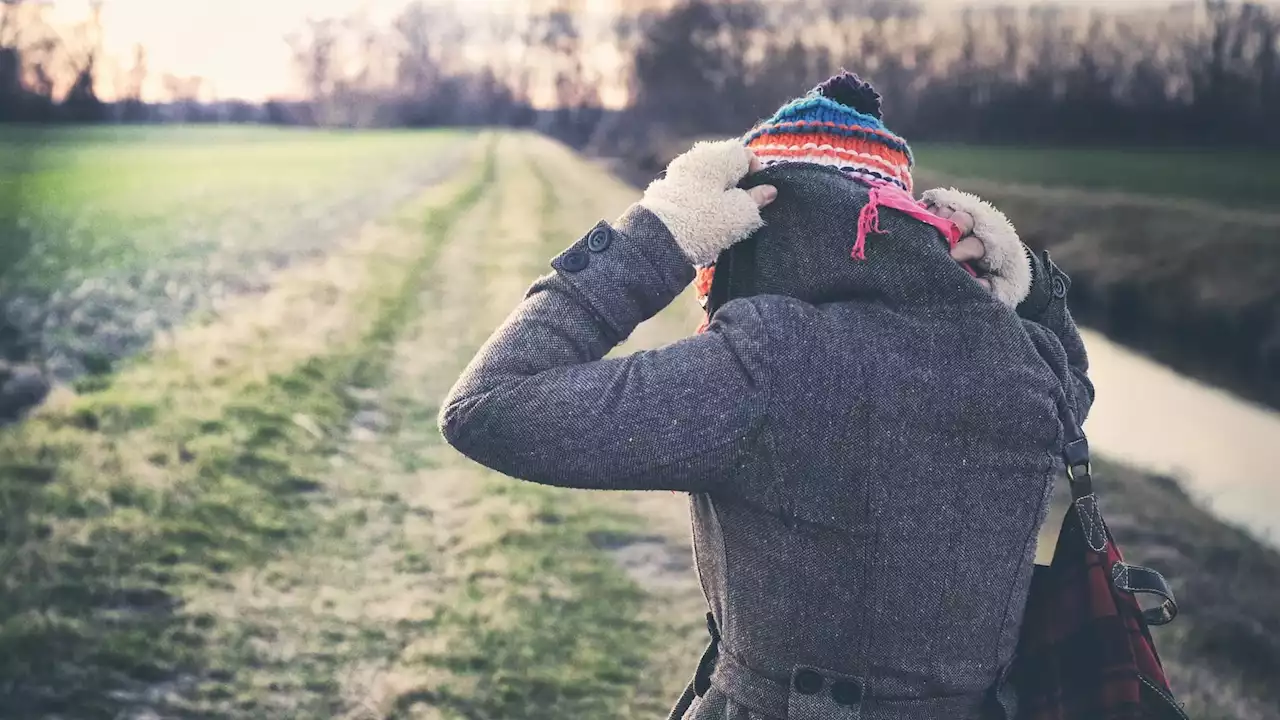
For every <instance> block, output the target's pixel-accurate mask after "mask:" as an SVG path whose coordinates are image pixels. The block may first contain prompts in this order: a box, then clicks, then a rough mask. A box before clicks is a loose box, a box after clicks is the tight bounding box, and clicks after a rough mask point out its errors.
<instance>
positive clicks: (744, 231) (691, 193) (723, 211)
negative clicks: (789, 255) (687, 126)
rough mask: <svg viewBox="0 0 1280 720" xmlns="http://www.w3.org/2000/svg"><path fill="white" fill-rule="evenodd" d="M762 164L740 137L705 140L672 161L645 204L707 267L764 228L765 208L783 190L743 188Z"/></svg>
mask: <svg viewBox="0 0 1280 720" xmlns="http://www.w3.org/2000/svg"><path fill="white" fill-rule="evenodd" d="M760 168H761V164H760V160H759V159H758V158H756V157H755V155H754V154H753V153H752V152H751V151H750V150H748V149H747V148H746V147H744V146H743V145H742V143H741V141H739V140H721V141H717V142H700V143H697V144H696V145H694V146H693V148H691V149H690V150H689V151H687V152H685V153H684V154H683V155H680V156H679V157H677V158H676V159H675V160H672V161H671V164H670V165H668V166H667V172H666V176H665V177H662V178H660V179H658V180H654V181H653V182H652V183H651V184H650V185H649V187H648V189H646V190H645V192H644V197H643V198H641V200H640V205H641V206H642V207H644V208H645V209H647V210H649V211H650V212H652V213H653V214H654V215H656V216H657V217H658V219H659V220H661V221H662V223H663V224H664V225H666V226H667V230H669V231H670V232H671V235H672V236H673V237H675V240H676V243H677V244H678V245H679V246H680V249H681V250H682V251H684V254H685V257H687V258H689V262H691V263H693V264H694V265H705V264H707V263H711V262H714V261H715V259H716V258H717V257H719V255H720V253H721V252H722V251H724V250H726V249H728V248H729V247H731V246H732V245H733V244H734V243H736V242H738V241H739V240H743V239H745V238H746V237H747V236H749V235H751V233H753V232H755V231H756V230H759V229H760V228H761V227H763V226H764V220H762V219H761V218H760V208H762V207H764V206H766V205H768V204H769V203H771V202H773V200H774V198H776V197H777V196H778V190H777V188H775V187H773V186H772V185H760V186H757V187H754V188H751V189H750V190H743V189H741V188H739V187H737V185H738V183H739V182H740V181H741V180H742V178H744V177H746V176H747V175H749V174H750V173H753V172H755V171H757V170H759V169H760Z"/></svg>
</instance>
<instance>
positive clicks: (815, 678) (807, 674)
mask: <svg viewBox="0 0 1280 720" xmlns="http://www.w3.org/2000/svg"><path fill="white" fill-rule="evenodd" d="M792 684H793V685H794V686H795V688H796V692H798V693H800V694H802V695H816V694H817V693H818V691H819V690H821V689H822V676H821V675H819V674H818V673H816V672H814V671H813V670H807V669H806V670H800V671H798V672H797V673H796V675H795V678H794V679H793V680H792Z"/></svg>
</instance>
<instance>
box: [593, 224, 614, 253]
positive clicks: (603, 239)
mask: <svg viewBox="0 0 1280 720" xmlns="http://www.w3.org/2000/svg"><path fill="white" fill-rule="evenodd" d="M612 242H613V233H612V232H610V231H609V228H607V227H598V228H596V229H595V230H592V231H591V234H590V235H588V236H587V249H588V250H590V251H591V252H604V251H605V250H606V249H608V247H609V245H610V244H611V243H612Z"/></svg>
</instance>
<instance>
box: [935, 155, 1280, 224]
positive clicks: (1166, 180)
mask: <svg viewBox="0 0 1280 720" xmlns="http://www.w3.org/2000/svg"><path fill="white" fill-rule="evenodd" d="M912 149H913V150H914V152H915V154H916V162H917V163H918V165H919V167H920V168H921V169H922V170H925V171H932V172H937V173H940V174H943V175H947V176H948V177H954V178H980V179H984V180H992V181H995V182H1002V183H1009V184H1031V185H1044V186H1050V187H1074V188H1083V189H1088V190H1118V191H1121V192H1126V193H1136V194H1141V195H1153V196H1164V197H1175V198H1189V199H1195V200H1203V201H1207V202H1212V203H1217V204H1221V205H1228V206H1232V207H1246V208H1254V209H1273V210H1274V209H1277V208H1280V200H1278V199H1277V198H1280V172H1276V166H1277V164H1280V153H1275V152H1272V153H1267V152H1245V151H1224V150H1196V149H1185V150H1173V149H1166V150H1138V149H1117V148H1105V149H1103V148H1097V149H1069V148H1023V147H992V146H975V145H948V144H932V143H913V144H912Z"/></svg>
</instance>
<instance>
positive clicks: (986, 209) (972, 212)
mask: <svg viewBox="0 0 1280 720" xmlns="http://www.w3.org/2000/svg"><path fill="white" fill-rule="evenodd" d="M923 202H924V204H925V208H926V209H928V210H929V212H931V213H933V214H934V215H937V216H938V217H941V218H944V219H947V220H950V221H951V222H953V223H955V224H956V226H957V227H959V228H960V242H958V243H956V245H955V247H953V248H951V257H952V258H953V259H955V260H956V262H961V263H968V264H969V266H970V267H972V268H974V269H975V270H976V271H977V272H978V277H977V280H978V282H979V283H980V284H981V285H982V286H983V287H985V288H987V289H988V290H990V291H991V292H992V293H993V294H994V295H995V296H996V297H997V298H999V299H1000V301H1001V302H1003V303H1004V304H1006V305H1008V306H1009V307H1017V306H1018V303H1020V302H1022V300H1023V298H1025V297H1026V296H1027V293H1028V292H1030V291H1031V260H1030V258H1029V257H1028V256H1027V252H1026V249H1025V247H1024V246H1023V244H1022V241H1021V240H1020V239H1019V238H1018V231H1017V230H1015V229H1014V227H1013V223H1011V222H1009V219H1008V218H1007V217H1005V216H1004V213H1002V212H1000V211H999V210H997V209H996V208H995V207H993V206H992V205H991V204H990V203H988V202H986V201H984V200H982V199H981V198H979V197H978V196H976V195H971V194H969V193H965V192H961V191H959V190H955V189H950V190H944V189H940V188H939V189H936V190H929V191H927V192H925V193H924V195H923Z"/></svg>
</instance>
